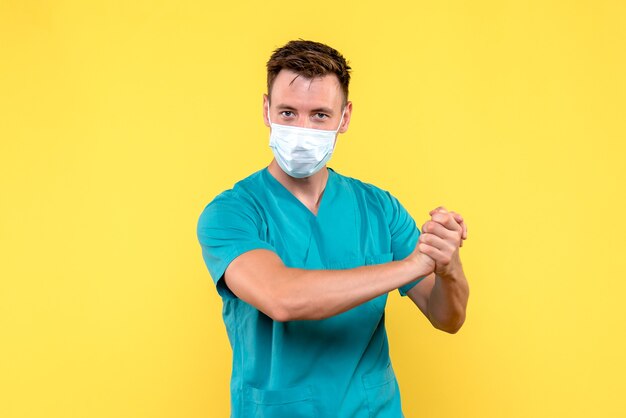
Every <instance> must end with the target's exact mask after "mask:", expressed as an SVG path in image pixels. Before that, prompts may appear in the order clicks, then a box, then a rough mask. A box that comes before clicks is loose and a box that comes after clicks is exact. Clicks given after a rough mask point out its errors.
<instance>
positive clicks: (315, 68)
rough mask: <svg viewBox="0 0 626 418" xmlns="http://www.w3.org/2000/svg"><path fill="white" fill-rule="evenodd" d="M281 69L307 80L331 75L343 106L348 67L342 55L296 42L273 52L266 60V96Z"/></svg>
mask: <svg viewBox="0 0 626 418" xmlns="http://www.w3.org/2000/svg"><path fill="white" fill-rule="evenodd" d="M282 69H286V70H291V71H293V72H295V73H297V74H299V75H301V76H302V77H305V78H309V79H313V78H316V77H323V76H325V75H327V74H335V75H336V76H337V78H338V79H339V85H340V86H341V90H342V91H343V102H344V105H345V103H346V102H347V101H348V84H349V83H350V70H351V68H350V66H349V65H348V63H347V62H346V59H345V58H344V57H343V55H341V54H340V53H339V52H338V51H337V50H336V49H333V48H331V47H329V46H328V45H324V44H322V43H319V42H313V41H305V40H303V39H299V40H297V41H289V42H287V44H285V45H284V46H282V47H280V48H278V49H276V50H275V51H274V53H273V54H272V56H271V57H270V59H269V61H267V94H268V95H269V94H270V93H271V91H272V85H273V84H274V79H275V78H276V76H277V75H278V73H279V72H280V70H282Z"/></svg>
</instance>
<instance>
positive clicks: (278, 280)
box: [224, 250, 434, 321]
mask: <svg viewBox="0 0 626 418" xmlns="http://www.w3.org/2000/svg"><path fill="white" fill-rule="evenodd" d="M433 268H434V263H433V262H432V260H431V259H430V258H429V257H427V256H425V255H423V254H421V253H419V252H418V251H416V252H414V253H413V254H411V255H410V256H409V257H407V258H406V259H404V260H402V261H392V262H389V263H385V264H379V265H373V266H362V267H357V268H353V269H345V270H304V269H297V268H289V267H286V266H285V265H284V264H283V262H282V260H281V259H280V258H279V257H278V256H277V255H276V254H275V253H273V252H272V251H268V250H252V251H248V252H246V253H243V254H242V255H240V256H239V257H237V258H236V259H235V260H233V261H232V262H231V263H230V265H229V266H228V268H227V269H226V273H225V275H224V280H225V281H226V284H227V286H228V287H229V289H230V290H231V291H232V292H233V293H234V294H235V295H236V296H237V297H239V298H241V299H242V300H244V301H246V302H248V303H249V304H251V305H253V306H254V307H256V308H257V309H259V310H260V311H262V312H263V313H265V314H266V315H268V316H269V317H271V318H272V319H274V320H276V321H292V320H302V319H323V318H327V317H330V316H333V315H337V314H339V313H342V312H345V311H347V310H349V309H351V308H354V307H355V306H357V305H360V304H362V303H364V302H367V301H368V300H370V299H373V298H375V297H377V296H380V295H382V294H384V293H387V292H389V291H391V290H393V289H397V288H398V287H400V286H403V285H405V284H407V283H409V282H411V281H413V280H415V279H416V278H418V277H422V276H425V275H427V274H429V273H430V272H432V271H433Z"/></svg>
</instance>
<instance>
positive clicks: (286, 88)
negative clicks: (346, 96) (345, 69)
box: [271, 70, 343, 107]
mask: <svg viewBox="0 0 626 418" xmlns="http://www.w3.org/2000/svg"><path fill="white" fill-rule="evenodd" d="M271 98H272V102H274V103H277V102H279V101H280V102H281V103H284V102H289V104H290V105H294V106H296V105H299V106H318V105H323V106H327V107H328V106H330V107H335V106H341V102H342V100H343V92H342V90H341V86H340V85H339V79H338V78H337V76H336V75H335V74H327V75H325V76H322V77H316V78H305V77H303V76H301V75H299V74H298V73H295V72H293V71H290V70H281V71H280V72H279V73H278V75H277V76H276V78H275V79H274V84H273V85H272V91H271Z"/></svg>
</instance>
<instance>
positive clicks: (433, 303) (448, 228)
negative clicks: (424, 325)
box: [407, 209, 469, 334]
mask: <svg viewBox="0 0 626 418" xmlns="http://www.w3.org/2000/svg"><path fill="white" fill-rule="evenodd" d="M431 214H432V215H433V218H432V220H431V221H428V222H426V223H425V224H424V226H423V227H422V230H423V231H424V232H425V233H424V234H422V236H420V242H419V243H418V248H420V249H421V250H422V251H423V252H424V253H425V254H428V255H429V256H430V257H432V258H433V259H434V260H435V262H436V264H437V265H436V267H435V271H434V272H433V273H431V274H429V275H428V277H426V278H425V279H423V280H422V281H420V282H419V283H418V284H417V285H415V286H414V287H413V288H412V289H411V290H409V291H408V292H407V295H408V296H409V297H410V298H411V300H412V301H413V302H414V303H415V304H416V305H417V306H418V308H419V309H420V310H421V311H422V313H423V314H424V315H425V316H426V317H427V318H428V320H429V321H430V322H431V323H432V324H433V326H434V327H435V328H437V329H440V330H442V331H445V332H448V333H451V334H454V333H456V332H457V331H458V330H459V329H460V328H461V326H462V325H463V323H464V322H465V313H466V309H467V301H468V298H469V285H468V283H467V279H466V278H465V273H464V272H463V266H462V265H461V258H460V256H459V247H460V246H461V245H462V240H463V239H465V237H466V236H467V229H466V227H465V225H464V224H463V219H462V217H460V215H458V214H455V213H454V212H450V213H448V212H447V211H446V210H445V209H442V210H441V211H438V210H434V211H431ZM455 218H456V219H455ZM459 222H460V223H459Z"/></svg>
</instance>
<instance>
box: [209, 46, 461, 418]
mask: <svg viewBox="0 0 626 418" xmlns="http://www.w3.org/2000/svg"><path fill="white" fill-rule="evenodd" d="M267 70H268V79H267V83H268V84H267V94H266V95H264V97H263V117H264V120H265V124H266V125H267V126H268V127H270V147H271V149H272V151H273V154H274V159H273V160H272V161H271V163H270V164H269V166H268V167H265V168H263V169H261V170H259V171H257V172H255V173H254V174H252V175H250V176H249V177H247V178H245V179H243V180H241V181H240V182H238V183H237V184H235V186H234V187H233V188H232V189H230V190H226V191H224V192H223V193H221V194H220V195H218V196H217V197H216V198H215V199H214V200H213V201H212V202H211V203H209V204H208V205H207V206H206V207H205V209H204V211H203V212H202V214H201V215H200V219H199V221H198V229H197V233H198V239H199V241H200V244H201V247H202V255H203V258H204V260H205V263H206V265H207V267H208V270H209V272H210V274H211V276H212V278H213V280H214V282H215V284H216V286H217V290H218V292H219V294H220V295H221V297H222V299H223V303H224V305H223V317H224V322H225V324H226V329H227V332H228V337H229V340H230V343H231V346H232V349H233V370H232V378H231V416H232V417H236V418H238V417H255V416H259V417H280V418H294V417H333V418H337V417H382V418H392V417H393V418H397V417H402V416H403V415H402V409H401V403H400V393H399V388H398V384H397V381H396V378H395V375H394V371H393V368H392V366H391V362H390V359H389V350H388V343H387V335H386V331H385V324H384V308H385V303H386V301H387V294H388V292H390V291H392V290H394V289H399V291H400V293H401V294H402V295H408V296H409V298H410V299H411V300H412V301H413V302H414V303H415V305H416V306H417V307H418V308H419V309H420V310H421V311H422V312H423V313H424V315H426V317H427V318H428V319H429V320H430V322H431V323H432V324H433V325H434V326H435V327H436V328H438V329H441V330H443V331H446V332H449V333H455V332H456V331H457V330H458V329H459V328H460V327H461V325H462V324H463V322H464V319H465V310H466V306H467V299H468V294H469V288H468V285H467V281H466V279H465V276H464V273H463V269H462V266H461V262H460V258H459V247H460V246H461V243H462V240H463V239H465V237H466V234H467V229H466V228H465V224H464V222H463V219H462V217H461V216H460V215H459V214H456V213H454V212H452V211H446V210H445V208H442V207H439V208H437V209H434V210H433V211H431V212H430V215H431V219H430V220H429V221H427V222H426V223H425V224H424V225H423V226H422V231H423V233H420V230H419V229H418V228H417V227H416V224H415V222H414V220H413V219H412V217H411V216H410V215H409V214H408V212H407V211H406V210H405V209H404V207H403V206H402V205H401V204H400V202H399V201H398V200H397V199H396V198H395V197H393V196H392V195H391V194H390V193H388V192H386V191H384V190H381V189H379V188H377V187H375V186H373V185H371V184H367V183H363V182H361V181H359V180H356V179H353V178H350V177H346V176H343V175H341V174H339V173H337V172H336V171H334V170H332V169H330V168H327V167H326V162H327V161H328V160H329V158H330V156H331V154H332V152H333V149H334V146H335V143H336V139H337V133H343V132H346V130H347V129H348V125H349V124H350V119H351V115H352V103H351V102H350V101H349V100H348V84H349V80H350V74H349V71H350V67H349V66H348V65H347V63H346V60H345V59H344V57H343V56H342V55H341V54H339V52H337V51H336V50H334V49H332V48H330V47H328V46H326V45H323V44H320V43H316V42H311V41H303V40H299V41H291V42H289V43H287V44H286V45H285V46H283V47H282V48H279V49H277V50H276V51H275V52H274V53H273V55H272V56H271V58H270V60H269V61H268V63H267Z"/></svg>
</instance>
